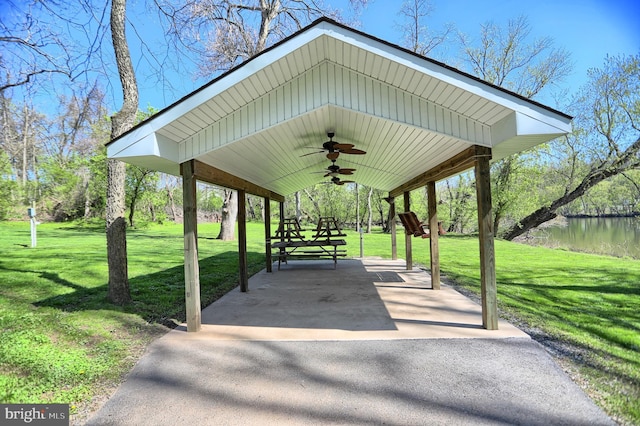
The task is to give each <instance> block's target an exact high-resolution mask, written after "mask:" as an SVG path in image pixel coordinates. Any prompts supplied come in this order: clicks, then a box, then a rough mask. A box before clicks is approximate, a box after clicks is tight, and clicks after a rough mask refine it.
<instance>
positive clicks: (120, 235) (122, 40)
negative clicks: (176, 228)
mask: <svg viewBox="0 0 640 426" xmlns="http://www.w3.org/2000/svg"><path fill="white" fill-rule="evenodd" d="M126 10H127V8H126V0H112V3H111V40H112V42H113V50H114V53H115V56H116V64H117V66H118V73H119V75H120V83H121V84H122V92H123V93H122V94H123V102H122V108H121V109H120V111H118V112H117V113H116V114H114V115H113V116H112V117H111V139H114V138H116V137H118V136H120V135H121V134H123V133H124V132H126V131H127V130H129V129H130V128H132V127H133V125H134V123H135V118H136V112H137V110H138V86H137V83H136V77H135V73H134V71H133V65H132V64H131V55H130V53H129V46H128V44H127V39H126V36H125V16H126ZM125 176H126V166H125V164H124V163H122V162H120V161H117V160H112V159H111V160H107V212H106V214H107V220H106V222H107V224H106V226H107V229H106V231H107V260H108V263H109V300H111V302H113V303H115V304H118V305H123V304H126V303H129V302H130V301H131V293H130V291H129V278H128V270H127V224H126V223H125V219H124V213H125Z"/></svg>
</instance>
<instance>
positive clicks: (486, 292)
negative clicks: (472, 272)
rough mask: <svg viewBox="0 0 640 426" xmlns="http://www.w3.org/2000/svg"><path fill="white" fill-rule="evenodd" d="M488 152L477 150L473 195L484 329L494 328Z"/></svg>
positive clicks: (494, 300)
mask: <svg viewBox="0 0 640 426" xmlns="http://www.w3.org/2000/svg"><path fill="white" fill-rule="evenodd" d="M490 159H491V150H490V149H488V148H483V147H477V157H476V162H475V177H476V194H477V199H478V230H479V234H480V291H481V293H482V294H481V296H482V325H483V326H484V328H486V329H487V330H497V329H498V306H497V290H496V262H495V247H494V235H493V211H492V210H493V209H492V206H491V174H490V165H489V160H490Z"/></svg>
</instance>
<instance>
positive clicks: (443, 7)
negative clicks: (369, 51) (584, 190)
mask: <svg viewBox="0 0 640 426" xmlns="http://www.w3.org/2000/svg"><path fill="white" fill-rule="evenodd" d="M433 4H434V11H433V13H432V14H431V18H430V20H429V24H430V26H431V27H432V28H433V29H434V30H437V29H438V28H442V26H443V25H444V24H445V23H447V22H450V23H453V24H454V25H455V26H456V28H457V29H458V30H459V31H461V32H463V33H466V34H469V35H471V36H475V37H477V36H478V34H479V30H480V26H481V25H482V24H483V23H486V22H489V21H491V22H494V23H495V24H497V25H498V26H500V27H506V24H507V22H508V20H509V19H513V18H516V17H518V16H520V15H522V16H525V17H527V19H528V20H529V23H530V25H531V28H532V34H531V36H532V37H551V38H552V39H553V40H554V45H555V46H556V47H559V48H564V49H566V50H568V51H569V52H570V53H571V58H572V60H573V62H574V64H575V67H574V73H573V75H572V76H571V77H570V78H569V79H567V82H565V83H564V85H563V86H566V87H570V88H571V90H573V89H576V88H577V87H579V86H581V85H582V84H584V83H585V82H586V77H587V70H588V69H589V68H593V67H600V66H602V64H603V63H604V58H605V56H606V55H607V54H609V55H618V54H639V53H640V2H638V1H637V0H537V1H526V0H433ZM391 5H393V6H391ZM395 5H396V2H395V1H389V0H387V1H384V0H377V1H374V2H373V3H372V4H371V6H370V7H369V8H368V9H367V10H366V11H365V13H364V14H363V16H362V18H361V21H362V24H363V25H362V28H361V29H362V30H363V31H364V32H366V33H369V34H372V35H374V36H376V37H379V38H382V39H384V40H387V41H390V42H392V43H399V42H400V41H401V35H400V34H398V33H397V31H396V30H395V29H394V25H390V22H389V21H390V20H393V21H398V20H399V17H398V16H397V15H396V16H393V17H392V16H391V10H393V9H394V8H397V6H395Z"/></svg>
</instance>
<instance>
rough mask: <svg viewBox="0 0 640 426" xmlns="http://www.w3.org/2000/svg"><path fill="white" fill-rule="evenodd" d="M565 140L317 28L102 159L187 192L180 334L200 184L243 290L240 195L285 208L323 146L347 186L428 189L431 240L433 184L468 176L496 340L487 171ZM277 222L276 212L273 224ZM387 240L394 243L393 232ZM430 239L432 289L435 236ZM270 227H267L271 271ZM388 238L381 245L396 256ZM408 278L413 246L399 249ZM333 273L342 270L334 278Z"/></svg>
mask: <svg viewBox="0 0 640 426" xmlns="http://www.w3.org/2000/svg"><path fill="white" fill-rule="evenodd" d="M570 131H571V117H570V116H568V115H566V114H564V113H562V112H559V111H556V110H554V109H552V108H549V107H547V106H544V105H542V104H540V103H537V102H534V101H531V100H529V99H526V98H524V97H522V96H520V95H518V94H516V93H513V92H510V91H508V90H505V89H503V88H500V87H498V86H495V85H492V84H489V83H487V82H485V81H482V80H480V79H478V78H476V77H474V76H471V75H469V74H466V73H464V72H461V71H459V70H457V69H455V68H452V67H449V66H447V65H445V64H443V63H440V62H437V61H434V60H431V59H429V58H426V57H423V56H420V55H417V54H415V53H413V52H411V51H409V50H406V49H403V48H401V47H398V46H396V45H393V44H390V43H387V42H385V41H383V40H380V39H377V38H375V37H372V36H370V35H367V34H365V33H362V32H360V31H357V30H354V29H352V28H349V27H346V26H344V25H341V24H339V23H337V22H335V21H332V20H330V19H326V18H322V19H319V20H317V21H315V22H313V23H312V24H311V25H309V26H308V27H306V28H303V29H302V30H300V31H298V32H297V33H295V34H293V35H292V36H290V37H288V38H286V39H285V40H283V41H281V42H279V43H277V44H276V45H274V46H272V47H271V48H269V49H267V50H265V51H263V52H262V53H261V54H259V55H257V56H255V57H254V58H252V59H251V60H249V61H246V62H245V63H243V64H241V65H240V66H238V67H236V68H234V69H232V70H230V71H229V72H227V73H225V74H223V75H221V76H220V77H218V78H216V79H214V80H212V81H211V82H209V83H208V84H206V85H205V86H203V87H201V88H200V89H198V90H196V91H194V92H193V93H190V94H189V95H187V96H185V97H184V98H182V99H180V100H179V101H177V102H175V103H174V104H172V105H171V106H169V107H167V108H166V109H164V110H162V111H160V112H159V113H158V114H156V115H154V116H153V117H151V118H149V119H148V120H146V121H144V122H142V123H141V124H139V125H138V126H136V127H134V128H133V129H131V130H130V131H129V132H127V133H125V134H124V135H122V136H120V137H119V138H117V139H114V140H113V141H111V142H110V143H109V144H108V145H107V153H108V157H109V158H114V159H118V160H121V161H124V162H127V163H130V164H135V165H138V166H143V167H146V168H149V169H152V170H158V171H162V172H165V173H169V174H173V175H181V176H182V179H183V188H184V200H183V201H184V203H183V206H184V243H185V260H184V262H185V292H186V311H187V328H188V331H198V330H199V329H200V327H201V308H200V279H199V270H198V249H197V244H196V240H197V216H196V195H195V194H196V190H195V188H196V182H197V181H203V182H208V183H211V184H214V185H218V186H221V187H226V188H230V189H234V190H237V191H238V204H239V206H238V231H239V232H238V234H239V256H240V277H241V278H240V288H241V290H242V291H246V290H247V285H248V284H247V283H248V276H247V268H246V225H245V195H246V194H253V195H257V196H260V197H263V198H264V199H265V207H266V209H265V216H266V217H267V218H268V217H270V208H269V205H270V201H276V202H279V203H280V208H281V212H282V206H283V203H284V200H285V196H287V195H290V194H293V193H295V192H296V191H299V190H302V189H304V188H306V187H309V186H312V185H314V184H316V183H318V182H320V181H321V180H323V179H326V178H323V177H322V174H314V173H312V172H315V171H319V170H323V169H325V168H326V167H327V166H328V165H330V161H329V160H327V158H326V157H325V155H304V154H307V153H309V152H310V151H309V149H308V147H310V146H318V147H321V146H322V143H323V142H325V141H326V140H327V139H328V138H327V133H329V132H331V133H335V141H337V142H339V143H343V144H354V145H355V146H356V148H358V149H362V150H364V151H366V152H367V154H366V155H341V156H340V157H339V159H338V160H337V162H338V163H340V166H341V167H350V168H356V169H357V172H356V174H355V175H353V176H349V179H352V180H355V181H356V182H357V183H359V184H362V185H366V186H370V187H373V188H377V189H380V190H383V191H385V192H388V194H389V196H388V201H389V202H390V204H391V209H392V213H393V214H395V211H396V206H395V202H394V200H395V199H396V198H397V197H399V196H401V195H402V196H403V211H409V210H410V205H409V192H410V191H412V190H414V189H417V188H420V187H425V186H426V188H427V196H428V205H429V207H428V210H429V218H428V220H429V225H430V228H431V229H437V211H436V204H437V203H436V191H435V184H436V182H437V181H439V180H442V179H445V178H447V177H450V176H453V175H455V174H458V173H460V172H462V171H465V170H467V169H470V168H474V171H475V177H476V191H477V195H478V196H477V200H478V201H477V203H478V224H479V239H480V268H481V292H482V294H481V296H482V317H483V327H484V328H486V329H489V330H493V329H496V328H497V327H498V314H497V304H496V276H495V260H494V235H493V222H492V207H491V189H490V162H491V161H493V160H499V159H501V158H504V157H506V156H508V155H511V154H514V153H518V152H521V151H524V150H527V149H529V148H531V147H534V146H536V145H538V144H541V143H544V142H547V141H550V140H552V139H554V138H557V137H559V136H562V135H564V134H567V133H568V132H570ZM281 216H282V213H281ZM393 231H394V230H393ZM432 234H433V235H432V238H431V239H430V253H431V256H430V264H431V275H432V283H433V286H434V289H437V288H439V285H440V276H439V260H438V257H439V256H438V253H439V251H438V238H437V233H432ZM270 235H271V230H270V224H269V220H266V221H265V239H266V253H267V271H271V263H272V260H271V247H270V240H269V238H270ZM395 235H396V234H395V232H391V240H392V242H391V246H392V254H393V256H394V257H395V256H396V253H395V247H396V242H395V238H396V237H395ZM405 243H406V245H407V268H411V263H412V259H411V239H410V236H407V237H406V241H405ZM337 273H339V271H337Z"/></svg>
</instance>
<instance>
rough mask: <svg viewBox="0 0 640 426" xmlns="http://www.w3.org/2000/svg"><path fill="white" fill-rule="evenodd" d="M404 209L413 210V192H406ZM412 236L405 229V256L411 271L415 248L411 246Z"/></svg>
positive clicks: (408, 269)
mask: <svg viewBox="0 0 640 426" xmlns="http://www.w3.org/2000/svg"><path fill="white" fill-rule="evenodd" d="M403 195H404V211H405V212H408V211H411V193H410V192H405V193H404V194H403ZM411 237H412V235H408V234H407V233H406V231H405V233H404V248H405V257H406V260H407V266H406V268H407V271H411V270H412V269H413V249H412V247H411Z"/></svg>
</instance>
